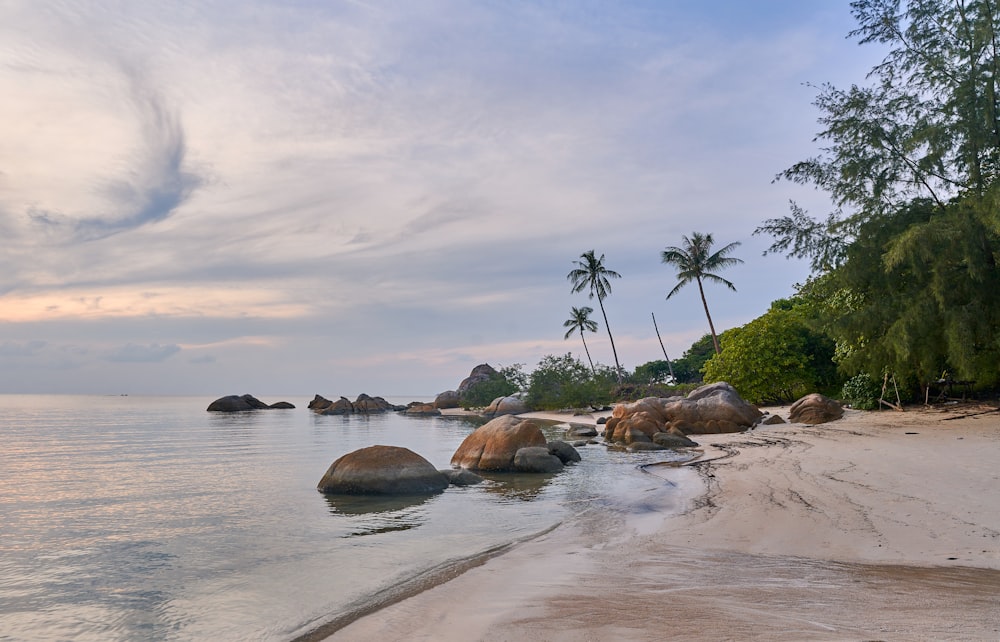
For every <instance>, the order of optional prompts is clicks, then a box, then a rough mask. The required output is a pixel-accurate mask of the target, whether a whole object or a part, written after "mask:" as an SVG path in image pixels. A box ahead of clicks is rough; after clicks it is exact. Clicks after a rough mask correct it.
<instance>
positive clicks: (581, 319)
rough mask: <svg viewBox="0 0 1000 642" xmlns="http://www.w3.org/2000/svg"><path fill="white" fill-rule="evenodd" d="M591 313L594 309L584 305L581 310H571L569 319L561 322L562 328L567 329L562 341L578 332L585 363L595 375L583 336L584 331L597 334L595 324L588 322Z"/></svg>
mask: <svg viewBox="0 0 1000 642" xmlns="http://www.w3.org/2000/svg"><path fill="white" fill-rule="evenodd" d="M593 311H594V308H591V307H589V306H586V305H585V306H583V307H582V308H573V311H572V312H571V313H570V317H569V318H568V319H566V320H565V321H563V327H564V328H569V330H567V331H566V336H564V337H563V339H569V338H570V336H571V335H572V334H573V333H574V332H576V331H577V330H579V331H580V339H581V340H582V341H583V350H584V351H585V352H586V353H587V361H589V362H590V370H591V372H593V373H594V374H595V375H596V374H597V369H596V368H594V360H593V359H591V358H590V350H589V349H588V348H587V339H586V338H585V337H584V336H583V331H584V330H586V331H588V332H597V322H596V321H591V320H590V313H591V312H593Z"/></svg>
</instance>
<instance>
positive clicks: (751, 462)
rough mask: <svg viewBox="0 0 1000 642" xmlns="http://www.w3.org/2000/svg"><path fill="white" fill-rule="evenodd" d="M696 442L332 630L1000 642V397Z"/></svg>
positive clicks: (349, 635)
mask: <svg viewBox="0 0 1000 642" xmlns="http://www.w3.org/2000/svg"><path fill="white" fill-rule="evenodd" d="M770 410H772V411H773V412H775V413H776V414H779V415H782V416H785V417H787V408H774V409H770ZM550 417H551V418H555V417H560V418H561V419H562V420H563V421H573V422H576V423H584V422H586V421H587V420H588V419H590V420H592V419H593V418H592V417H591V418H587V417H567V416H559V415H554V416H550ZM696 439H697V440H698V441H699V442H700V443H701V444H702V446H703V449H704V451H705V452H704V456H703V458H702V460H701V461H699V462H695V463H694V464H693V465H689V466H686V467H682V468H668V467H657V468H656V469H652V470H650V472H651V473H653V474H657V475H659V476H661V477H663V478H664V479H665V480H667V481H668V482H669V484H668V483H667V481H665V483H664V486H663V491H662V493H661V492H659V491H658V492H657V493H656V495H655V496H651V497H643V498H636V501H633V502H628V505H627V506H624V507H622V509H621V510H618V511H616V510H614V509H613V507H612V510H605V509H594V510H590V511H584V513H583V514H582V515H581V516H580V517H579V518H577V519H573V520H571V521H569V522H567V523H565V524H563V525H562V526H560V527H559V528H557V529H555V530H554V531H552V532H550V533H547V534H545V535H543V536H541V537H539V538H537V539H535V540H532V541H530V542H526V543H523V544H521V545H518V546H516V547H514V548H512V549H511V550H510V551H508V552H506V553H504V554H503V555H499V556H497V557H493V558H491V559H489V560H487V561H486V562H485V563H484V564H482V565H480V566H477V567H475V568H471V569H470V570H468V571H466V572H465V573H463V574H461V575H459V576H458V577H455V578H454V579H451V580H450V581H448V582H445V583H443V584H440V585H437V586H434V587H433V588H430V589H428V590H426V591H422V592H420V593H419V594H416V595H413V596H412V597H409V598H408V599H404V600H402V601H400V602H398V603H395V604H392V605H390V606H387V607H386V608H383V609H380V610H378V611H376V612H374V613H372V614H370V615H367V616H365V617H362V618H360V619H358V620H357V621H355V622H353V623H351V624H349V625H347V626H346V627H344V628H342V629H341V630H339V631H337V632H336V633H334V634H333V635H332V637H330V638H329V639H330V640H334V641H339V640H371V639H379V640H456V641H457V640H463V641H464V640H491V641H493V640H497V641H499V640H518V641H524V640H566V641H569V640H574V641H578V640H601V641H603V640H664V639H682V638H683V639H695V640H746V639H751V640H753V639H757V640H1000V412H996V411H995V407H992V408H991V407H987V406H972V405H964V404H963V405H957V406H948V407H944V408H943V409H942V408H937V409H929V410H928V409H923V408H920V409H910V410H908V411H907V412H903V413H899V412H891V411H887V412H878V413H865V412H859V411H851V410H849V411H847V414H846V415H845V417H844V418H843V419H841V420H838V421H836V422H833V423H829V424H824V425H820V426H803V425H788V424H785V425H776V426H762V427H760V428H758V429H756V430H754V431H751V432H747V433H742V434H734V435H710V436H709V435H702V436H698V437H696Z"/></svg>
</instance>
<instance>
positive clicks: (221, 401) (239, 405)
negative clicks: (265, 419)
mask: <svg viewBox="0 0 1000 642" xmlns="http://www.w3.org/2000/svg"><path fill="white" fill-rule="evenodd" d="M269 407H270V406H268V405H267V404H266V403H264V402H263V401H261V400H260V399H258V398H256V397H254V396H253V395H229V396H226V397H220V398H218V399H216V400H215V401H213V402H212V403H210V404H208V411H209V412H243V411H245V410H266V409H268V408H269Z"/></svg>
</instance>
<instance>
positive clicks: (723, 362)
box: [705, 306, 836, 404]
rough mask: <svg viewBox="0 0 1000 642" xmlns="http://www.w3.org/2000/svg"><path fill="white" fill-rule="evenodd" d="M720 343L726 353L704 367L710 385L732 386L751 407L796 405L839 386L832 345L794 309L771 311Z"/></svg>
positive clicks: (774, 309)
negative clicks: (715, 383) (793, 401)
mask: <svg viewBox="0 0 1000 642" xmlns="http://www.w3.org/2000/svg"><path fill="white" fill-rule="evenodd" d="M719 339H720V343H721V344H722V352H721V353H720V354H718V355H715V356H713V357H712V358H711V359H709V360H708V362H707V363H706V364H705V381H707V382H713V381H727V382H729V383H730V384H731V385H732V386H733V387H734V388H736V389H737V390H738V391H739V393H740V395H742V396H743V398H745V399H746V400H747V401H749V402H751V403H758V404H759V403H770V402H783V401H792V400H794V399H797V398H798V397H801V396H802V395H804V394H808V393H810V392H816V391H818V390H821V389H825V388H827V387H829V386H830V385H831V384H833V383H834V382H835V381H836V366H835V364H834V363H833V351H834V344H833V341H831V340H830V339H829V338H828V337H826V336H825V335H823V334H820V333H817V332H815V331H814V330H811V329H810V328H809V327H808V326H807V325H806V323H805V322H804V321H803V320H802V318H801V316H800V315H799V314H798V313H797V312H796V310H795V309H794V308H793V309H781V307H780V306H779V307H775V308H772V309H771V310H770V311H768V312H767V313H765V314H764V315H763V316H760V317H758V318H756V319H754V320H753V321H751V322H750V323H748V324H746V325H745V326H743V327H740V328H733V329H732V330H727V331H726V332H723V333H722V336H721V337H719Z"/></svg>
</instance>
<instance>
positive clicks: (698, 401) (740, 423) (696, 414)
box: [604, 382, 761, 443]
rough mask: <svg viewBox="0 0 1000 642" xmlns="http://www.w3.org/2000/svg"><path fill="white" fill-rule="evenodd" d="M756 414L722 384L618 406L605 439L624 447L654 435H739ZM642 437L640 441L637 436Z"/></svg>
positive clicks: (752, 407)
mask: <svg viewBox="0 0 1000 642" xmlns="http://www.w3.org/2000/svg"><path fill="white" fill-rule="evenodd" d="M760 416H761V412H760V410H758V409H757V408H756V407H754V406H752V405H751V404H749V403H747V402H746V401H744V400H743V399H742V398H741V397H740V396H739V394H738V393H737V392H736V390H735V389H734V388H733V387H732V386H730V385H729V384H728V383H725V382H718V383H713V384H709V385H707V386H702V387H700V388H698V389H696V390H694V391H692V392H691V394H689V395H688V396H687V397H686V398H679V397H668V398H657V397H646V398H645V399H640V400H638V401H635V402H632V403H626V404H618V405H617V406H615V409H614V411H613V413H612V417H611V419H609V420H608V422H607V424H605V433H604V436H605V439H607V440H609V441H624V442H625V443H633V442H642V441H647V440H651V439H652V437H653V435H655V434H656V433H658V432H675V433H682V434H707V433H724V432H740V431H743V430H747V429H748V428H750V427H751V426H753V425H754V424H755V423H756V422H757V419H758V418H759V417H760ZM638 433H642V434H643V435H645V436H646V438H647V439H646V440H643V439H641V438H639V437H638V436H637V434H638Z"/></svg>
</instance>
